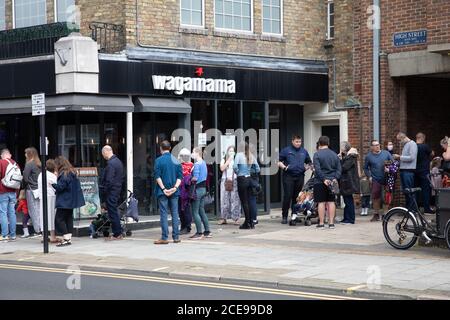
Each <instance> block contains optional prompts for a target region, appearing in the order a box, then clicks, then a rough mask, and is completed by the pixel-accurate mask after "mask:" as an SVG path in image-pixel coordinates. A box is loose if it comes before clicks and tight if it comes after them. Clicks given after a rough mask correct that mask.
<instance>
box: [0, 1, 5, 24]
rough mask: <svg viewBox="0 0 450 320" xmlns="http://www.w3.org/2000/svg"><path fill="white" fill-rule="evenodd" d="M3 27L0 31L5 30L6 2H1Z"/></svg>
mask: <svg viewBox="0 0 450 320" xmlns="http://www.w3.org/2000/svg"><path fill="white" fill-rule="evenodd" d="M2 20H3V23H4V27H0V31H3V30H6V0H3V17H2Z"/></svg>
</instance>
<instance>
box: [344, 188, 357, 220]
mask: <svg viewBox="0 0 450 320" xmlns="http://www.w3.org/2000/svg"><path fill="white" fill-rule="evenodd" d="M343 198H344V203H345V208H344V221H345V222H349V223H355V202H354V201H353V195H349V196H343Z"/></svg>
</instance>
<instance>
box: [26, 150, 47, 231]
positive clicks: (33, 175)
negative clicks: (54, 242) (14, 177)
mask: <svg viewBox="0 0 450 320" xmlns="http://www.w3.org/2000/svg"><path fill="white" fill-rule="evenodd" d="M25 158H26V164H25V168H24V170H23V184H24V185H23V187H24V189H25V190H26V191H25V193H26V198H27V203H28V211H29V215H30V218H31V221H32V223H33V229H34V232H35V235H36V236H40V235H41V234H42V232H41V227H40V226H41V222H40V216H41V214H40V209H39V207H40V203H39V202H40V201H39V190H38V177H39V174H40V173H41V166H42V163H41V159H39V155H38V152H37V150H36V148H33V147H30V148H26V149H25Z"/></svg>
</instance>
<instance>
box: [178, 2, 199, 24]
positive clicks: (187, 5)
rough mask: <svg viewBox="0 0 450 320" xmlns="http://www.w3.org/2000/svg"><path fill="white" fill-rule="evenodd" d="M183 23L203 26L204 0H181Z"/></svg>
mask: <svg viewBox="0 0 450 320" xmlns="http://www.w3.org/2000/svg"><path fill="white" fill-rule="evenodd" d="M181 24H182V25H188V26H198V27H201V26H203V0H181Z"/></svg>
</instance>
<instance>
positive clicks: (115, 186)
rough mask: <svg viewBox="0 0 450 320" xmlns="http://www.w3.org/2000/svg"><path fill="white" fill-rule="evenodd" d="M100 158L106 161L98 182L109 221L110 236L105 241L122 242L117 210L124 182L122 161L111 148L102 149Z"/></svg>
mask: <svg viewBox="0 0 450 320" xmlns="http://www.w3.org/2000/svg"><path fill="white" fill-rule="evenodd" d="M102 156H103V158H104V159H105V160H106V161H107V164H106V168H105V171H104V173H103V178H102V181H101V182H100V192H101V198H102V200H103V201H104V202H106V209H107V210H108V218H109V220H110V221H111V231H112V235H111V236H110V237H108V238H107V239H106V240H122V239H123V236H122V227H121V225H120V216H119V212H118V210H117V208H118V206H119V200H120V196H121V193H122V186H123V180H124V173H123V164H122V161H120V159H119V158H118V157H117V156H116V155H115V154H114V152H113V149H112V148H111V146H104V147H103V148H102Z"/></svg>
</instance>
